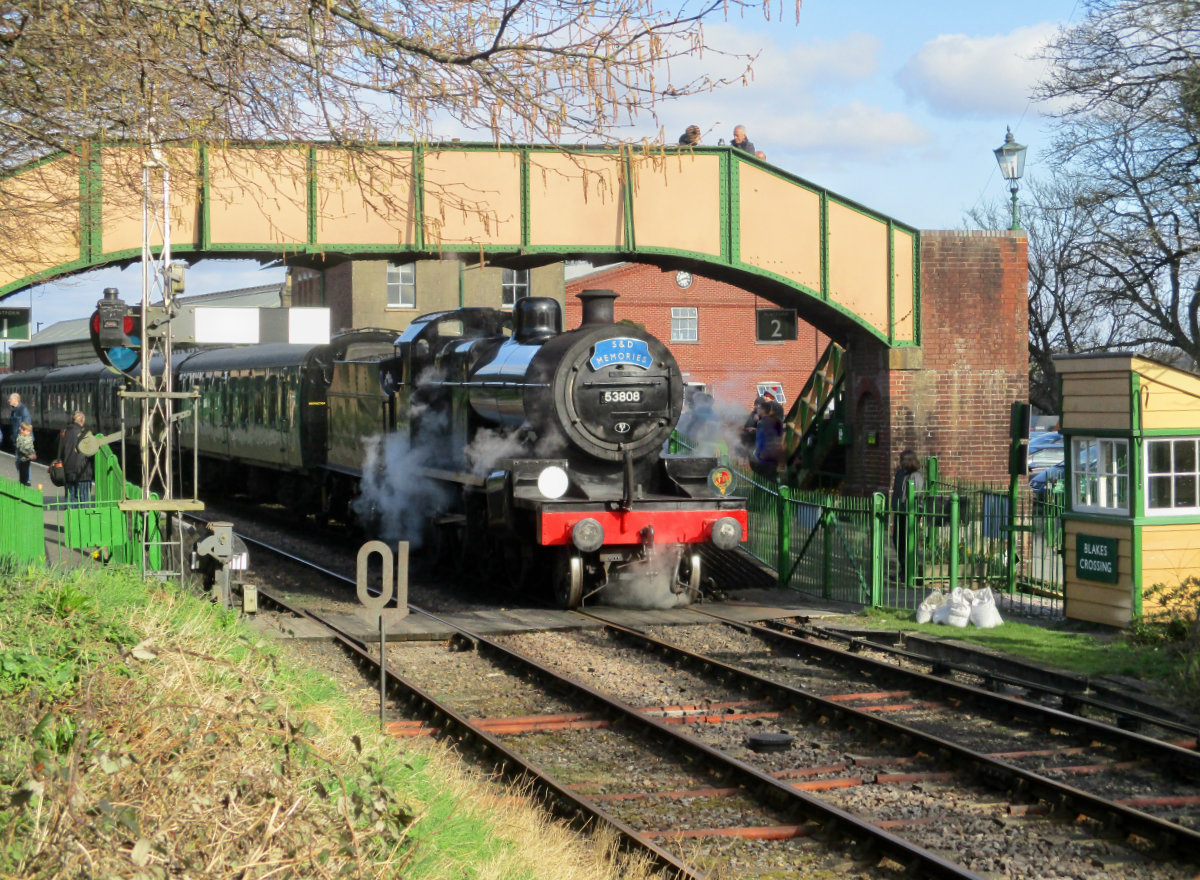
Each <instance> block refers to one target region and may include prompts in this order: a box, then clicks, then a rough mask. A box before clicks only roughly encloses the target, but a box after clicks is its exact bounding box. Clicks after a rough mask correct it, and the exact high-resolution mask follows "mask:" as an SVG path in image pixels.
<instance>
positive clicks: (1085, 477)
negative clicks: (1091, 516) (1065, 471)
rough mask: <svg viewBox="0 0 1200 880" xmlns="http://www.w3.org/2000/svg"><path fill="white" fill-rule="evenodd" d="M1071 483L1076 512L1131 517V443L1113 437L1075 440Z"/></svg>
mask: <svg viewBox="0 0 1200 880" xmlns="http://www.w3.org/2000/svg"><path fill="white" fill-rule="evenodd" d="M1122 462H1123V463H1124V466H1123V467H1122ZM1071 482H1072V487H1071V504H1072V509H1073V510H1077V511H1079V512H1081V513H1104V514H1109V515H1113V514H1128V513H1129V441H1128V440H1127V439H1124V438H1112V437H1072V438H1071Z"/></svg>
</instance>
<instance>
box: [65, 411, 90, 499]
mask: <svg viewBox="0 0 1200 880" xmlns="http://www.w3.org/2000/svg"><path fill="white" fill-rule="evenodd" d="M86 422H87V417H86V416H85V415H84V414H83V413H82V412H79V411H76V412H75V415H73V416H72V417H71V421H70V423H69V424H68V425H67V426H66V427H65V428H63V430H62V433H61V434H59V435H58V456H57V457H58V460H59V461H61V462H62V463H63V477H64V478H65V480H66V485H65V488H66V492H67V504H68V505H69V506H71V507H79V506H81V505H84V504H90V503H91V500H92V482H93V481H94V480H95V479H96V477H95V471H94V470H93V465H92V459H91V458H90V457H89V456H86V455H84V454H83V453H82V452H81V451H80V450H79V441H80V439H81V438H82V437H83V435H84V434H86V433H87V432H86V430H85V429H84V425H85V424H86Z"/></svg>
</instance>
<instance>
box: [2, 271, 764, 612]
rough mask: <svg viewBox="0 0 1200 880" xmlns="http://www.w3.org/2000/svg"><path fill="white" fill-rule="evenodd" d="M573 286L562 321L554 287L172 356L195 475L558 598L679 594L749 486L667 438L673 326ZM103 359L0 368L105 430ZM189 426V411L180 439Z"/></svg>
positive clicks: (663, 601) (674, 383)
mask: <svg viewBox="0 0 1200 880" xmlns="http://www.w3.org/2000/svg"><path fill="white" fill-rule="evenodd" d="M580 298H581V299H582V300H583V304H584V308H583V323H582V325H581V326H580V327H579V328H578V329H576V330H571V331H567V332H563V331H562V316H561V310H560V308H559V305H558V303H557V301H555V300H553V299H540V298H529V299H522V300H519V301H518V303H517V305H516V307H515V308H514V309H513V310H512V312H507V311H500V310H496V309H487V308H464V309H457V310H454V311H448V312H439V313H435V314H430V315H424V316H422V317H420V318H417V319H416V320H415V321H413V322H412V324H411V325H410V326H409V327H408V329H407V330H406V331H404V333H403V335H401V336H400V338H399V339H395V334H394V332H389V331H376V330H365V331H364V330H359V331H353V332H351V333H348V334H343V335H341V336H339V337H336V338H335V339H334V340H332V341H331V342H330V343H329V344H328V345H322V346H304V345H262V346H254V347H250V348H229V349H217V350H208V351H200V352H196V353H192V354H188V355H184V356H182V357H179V358H177V359H176V361H175V367H174V368H175V386H176V388H177V389H179V390H184V391H186V390H195V391H197V392H198V398H197V402H196V405H195V411H194V416H195V418H196V419H197V427H196V435H197V437H198V443H199V448H198V451H199V453H200V455H201V456H202V460H203V465H202V468H201V476H202V480H205V481H206V482H207V483H208V484H209V486H210V487H211V488H214V489H217V490H220V491H228V490H234V489H237V490H242V491H246V490H248V491H249V492H250V493H251V494H253V495H255V496H257V497H265V498H274V499H275V500H278V501H280V502H282V503H285V504H287V505H288V506H289V507H291V508H293V509H296V510H298V511H311V512H318V513H325V514H333V515H341V514H344V513H346V512H348V511H350V510H353V511H354V512H355V513H357V515H358V517H359V519H360V520H362V521H364V522H365V523H368V524H370V523H372V522H373V523H374V524H375V525H376V526H377V527H378V528H379V530H380V531H381V532H382V533H384V534H385V535H386V536H387V537H403V538H408V539H410V540H415V539H417V538H418V537H419V536H422V537H428V538H430V539H431V541H432V543H433V544H434V545H435V547H438V548H440V552H441V554H442V555H444V556H445V557H446V558H448V559H452V560H458V561H459V562H461V561H463V560H475V561H477V562H479V563H481V566H480V568H481V570H485V571H490V572H495V573H496V574H500V573H502V574H503V576H505V577H507V578H508V579H509V580H510V581H511V582H512V583H513V584H514V585H520V586H522V587H527V586H529V585H531V584H532V583H534V582H536V581H538V580H539V579H542V580H549V582H550V584H551V586H552V587H553V590H554V593H555V595H556V597H557V599H558V601H559V603H560V604H561V605H562V606H563V607H568V608H572V607H576V606H577V605H579V604H580V603H581V602H584V601H586V600H588V599H589V598H591V597H593V596H595V597H596V598H597V599H599V600H603V601H606V602H609V603H612V604H634V605H642V606H656V607H662V606H670V605H676V604H686V603H687V602H690V601H691V600H692V598H694V597H695V596H696V595H697V594H698V592H699V588H700V582H701V581H700V553H699V550H700V548H701V547H702V546H703V545H705V544H712V545H715V546H716V547H717V548H720V549H726V550H728V549H732V548H733V547H736V546H737V544H738V543H739V542H740V541H741V540H743V538H744V536H745V533H746V523H747V520H746V507H745V503H744V500H743V499H740V498H736V497H732V496H730V495H729V494H728V493H729V491H730V488H731V487H732V484H733V476H732V473H731V472H730V471H729V470H728V469H727V468H724V467H721V466H719V465H718V463H717V462H716V461H715V460H713V459H709V458H688V457H675V456H666V455H663V454H662V451H661V450H662V449H663V447H664V443H665V441H666V440H667V438H668V437H669V435H670V433H671V431H672V429H673V428H674V426H675V424H676V422H677V421H678V419H679V415H680V411H681V408H682V400H683V379H682V376H681V374H680V371H679V367H678V365H677V364H676V362H675V359H674V358H673V357H672V355H671V353H670V351H669V350H668V349H667V348H666V346H664V345H663V344H662V343H661V342H659V341H658V340H657V339H656V338H654V337H653V336H651V335H650V334H648V333H646V332H645V331H643V330H641V329H640V328H638V327H635V326H632V325H625V324H615V323H614V322H613V300H614V299H615V298H616V295H615V294H614V293H612V292H611V291H585V292H584V293H583V294H581V295H580ZM393 343H394V344H393ZM34 373H36V375H34ZM76 374H78V375H76ZM68 379H69V380H70V381H69V383H66V382H65V381H64V380H68ZM113 379H114V374H112V373H111V371H107V370H105V369H103V368H98V367H97V368H95V369H93V368H92V367H90V366H89V367H86V368H63V369H61V370H49V371H46V370H40V371H33V372H31V373H27V374H14V375H12V376H9V377H5V378H4V380H2V381H0V386H3V393H4V394H5V395H7V393H8V391H9V390H19V391H20V393H21V394H22V397H23V398H24V399H25V400H26V402H27V403H29V405H30V408H31V410H33V411H34V412H35V413H37V414H38V415H37V416H36V417H35V419H36V420H38V421H39V423H40V424H39V427H41V428H43V429H44V430H50V429H53V430H55V431H56V430H57V429H58V428H59V427H61V424H65V421H66V418H67V416H68V415H69V413H70V412H71V411H73V409H76V408H78V409H84V411H85V412H88V413H89V424H90V425H97V426H98V427H100V428H101V430H104V429H105V428H106V427H108V425H107V423H108V422H112V421H114V405H115V399H116V391H117V388H118V387H119V386H118V383H116V382H114V381H113ZM68 384H69V387H68ZM43 389H44V391H46V392H52V393H50V394H48V393H44V391H43ZM52 397H53V399H51V398H52ZM93 412H94V413H95V418H94V419H93V418H92V417H91V414H92V413H93ZM112 427H115V425H114V426H112ZM126 427H127V430H128V429H129V421H128V418H127V420H126ZM134 427H136V426H134ZM130 434H131V435H132V436H137V432H136V430H131V431H130ZM192 436H193V430H192V427H191V425H188V426H186V428H184V429H183V430H181V431H180V433H179V439H180V443H181V445H183V446H187V445H189V444H190V443H191V442H192Z"/></svg>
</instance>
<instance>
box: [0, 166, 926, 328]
mask: <svg viewBox="0 0 1200 880" xmlns="http://www.w3.org/2000/svg"><path fill="white" fill-rule="evenodd" d="M164 153H165V154H166V156H167V158H168V161H169V162H170V164H171V168H172V205H173V209H172V226H173V228H172V242H171V247H172V251H173V252H176V253H179V254H189V255H196V254H204V253H209V254H214V255H222V256H233V255H238V256H250V257H258V258H262V257H266V256H271V255H277V256H283V257H285V258H288V259H296V258H302V259H304V260H306V261H308V262H310V263H313V264H319V263H321V262H322V261H323V260H325V259H327V258H328V257H331V256H333V257H344V258H352V257H354V256H355V255H357V254H368V253H369V254H388V255H394V256H396V257H399V258H408V259H413V258H423V257H432V256H436V255H438V254H439V253H441V252H443V251H445V250H452V251H467V252H473V253H477V254H478V255H479V258H480V259H486V258H487V257H488V255H493V256H505V257H511V256H519V255H522V254H528V255H537V256H538V258H540V259H550V258H553V259H558V258H570V257H571V256H573V255H579V256H582V255H586V254H603V255H610V256H612V257H614V258H618V259H631V260H636V259H638V258H639V257H641V258H643V259H644V260H645V261H647V262H652V263H657V264H659V265H662V266H667V267H671V266H674V267H678V266H686V267H691V268H694V269H696V270H698V271H707V272H708V273H709V274H710V275H712V276H713V277H719V278H722V279H723V280H727V281H731V282H733V283H736V284H739V285H741V286H743V287H746V288H747V289H750V290H753V291H755V292H756V293H757V294H759V295H760V296H762V297H764V298H766V299H769V300H774V301H776V302H782V303H786V304H798V303H799V300H797V299H796V297H797V296H803V297H808V298H812V299H815V300H818V301H820V302H822V303H825V304H826V305H827V306H829V307H831V308H832V311H828V312H825V314H827V315H828V316H829V318H830V326H834V325H837V324H841V325H843V326H844V325H845V324H846V322H850V323H852V324H855V325H857V326H861V327H864V328H866V329H867V330H869V331H870V332H871V333H872V334H874V335H875V336H877V337H879V338H880V339H881V340H883V341H886V342H887V343H889V344H891V345H897V344H899V345H912V344H917V343H919V340H920V326H921V323H920V322H921V315H920V307H919V296H920V288H919V283H918V278H919V275H920V267H919V255H918V247H919V244H920V243H919V240H918V233H917V231H916V230H915V229H913V228H911V227H907V226H904V225H902V224H898V223H896V222H895V221H893V220H890V219H889V218H887V217H884V216H882V215H880V214H878V213H876V212H873V211H871V210H869V209H867V208H864V207H862V206H859V205H855V204H853V203H852V202H849V201H847V200H845V199H841V198H840V197H837V196H835V195H833V194H831V193H829V192H828V191H826V190H823V189H821V188H820V187H817V186H815V185H813V184H811V183H809V182H807V181H804V180H802V179H800V178H798V177H796V176H795V175H791V174H788V173H787V172H785V171H783V170H782V169H778V168H773V167H771V166H769V165H766V164H765V163H763V162H761V161H759V160H757V159H755V158H754V157H751V156H747V155H745V154H743V153H740V152H738V151H736V150H731V149H729V148H726V147H699V148H695V149H676V148H675V147H673V146H666V147H659V148H654V149H653V150H651V149H646V150H639V151H630V150H629V148H627V147H618V148H606V147H588V148H585V149H558V148H554V147H549V146H544V145H525V146H505V147H497V146H495V145H493V144H459V143H454V144H439V145H434V146H430V145H423V144H415V145H409V144H394V145H382V146H377V145H365V144H364V145H354V146H349V147H343V146H333V145H329V144H294V143H291V144H251V145H238V146H231V147H219V148H218V147H208V146H203V145H197V146H194V147H173V148H169V149H167V150H165V151H164ZM143 156H144V153H143V151H142V149H141V148H139V147H136V146H120V145H118V146H113V145H109V146H106V147H104V148H103V149H101V148H100V147H98V146H96V145H85V147H84V148H83V149H81V150H80V151H79V153H78V155H75V156H68V157H58V158H55V159H52V160H48V161H42V162H37V163H31V164H30V165H28V166H26V167H25V168H23V169H20V170H19V171H18V172H14V173H12V174H10V175H8V176H7V177H6V178H4V179H3V180H0V253H2V254H3V255H4V257H5V259H4V260H0V297H2V296H4V295H6V294H8V293H11V292H13V291H15V290H19V289H21V288H23V287H25V286H28V285H29V284H31V283H34V282H36V281H40V280H43V279H46V278H52V277H54V276H56V275H63V274H67V273H69V272H74V271H79V270H82V269H87V268H92V267H95V266H103V265H107V264H111V263H115V262H120V261H122V260H128V259H131V258H134V257H136V256H137V254H138V253H139V252H140V250H141V167H142V161H143ZM814 314H815V313H814Z"/></svg>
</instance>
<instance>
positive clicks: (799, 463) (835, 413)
mask: <svg viewBox="0 0 1200 880" xmlns="http://www.w3.org/2000/svg"><path fill="white" fill-rule="evenodd" d="M845 362H846V350H845V349H844V348H842V347H841V346H840V345H838V344H837V343H836V342H830V343H829V345H827V346H826V347H825V351H824V353H822V355H821V358H820V360H819V361H817V366H816V367H815V368H814V369H813V372H812V375H811V376H809V377H808V382H806V383H805V385H804V388H803V390H802V391H801V392H800V394H799V395H797V396H796V400H795V402H794V403H793V404H792V407H791V409H790V410H788V413H787V416H786V418H785V419H784V429H785V431H786V434H785V438H784V440H785V443H786V444H787V451H788V456H787V483H788V485H790V486H791V487H793V488H796V489H817V488H820V489H836V488H837V487H838V486H839V485H841V483H842V481H843V480H844V479H845V476H846V456H845V450H846V445H847V444H848V442H849V430H848V427H847V425H846V396H845Z"/></svg>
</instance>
